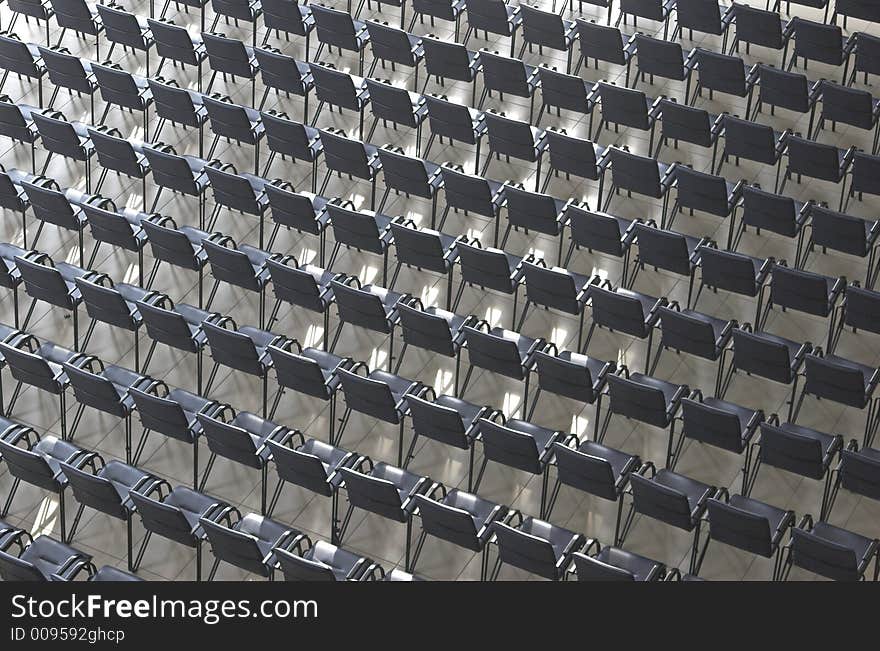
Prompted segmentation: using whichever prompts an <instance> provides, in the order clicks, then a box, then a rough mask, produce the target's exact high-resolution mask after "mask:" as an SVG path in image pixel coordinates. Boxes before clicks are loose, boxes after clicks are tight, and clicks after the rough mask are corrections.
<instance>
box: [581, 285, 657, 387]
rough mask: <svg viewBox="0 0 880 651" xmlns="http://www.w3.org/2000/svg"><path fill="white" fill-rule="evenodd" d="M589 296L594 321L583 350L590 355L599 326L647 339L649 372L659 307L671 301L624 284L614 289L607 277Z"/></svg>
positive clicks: (646, 360) (646, 361) (646, 367)
mask: <svg viewBox="0 0 880 651" xmlns="http://www.w3.org/2000/svg"><path fill="white" fill-rule="evenodd" d="M589 298H590V307H591V308H592V317H593V322H592V323H591V324H590V329H589V330H588V331H587V338H586V340H585V341H584V345H583V348H581V349H580V352H581V353H583V354H586V352H587V349H588V348H589V347H590V340H592V338H593V333H594V332H595V331H596V328H597V327H598V328H608V329H609V330H613V331H615V332H620V333H623V334H627V335H629V336H631V337H636V338H638V339H647V341H648V344H647V346H648V353H647V355H646V356H645V372H647V370H648V369H649V368H650V366H651V353H650V351H651V347H652V345H653V343H652V342H653V338H654V328H655V327H656V326H657V321H658V319H659V314H658V310H659V309H660V308H661V307H662V306H664V305H666V304H667V300H666V299H665V298H655V297H653V296H648V295H647V294H641V293H639V292H634V291H632V290H629V289H625V288H623V287H618V288H617V289H613V288H612V287H611V283H609V282H608V281H607V280H606V281H604V282H603V283H601V284H599V285H595V286H593V287H590V291H589Z"/></svg>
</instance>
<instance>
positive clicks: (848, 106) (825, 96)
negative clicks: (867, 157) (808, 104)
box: [811, 81, 880, 154]
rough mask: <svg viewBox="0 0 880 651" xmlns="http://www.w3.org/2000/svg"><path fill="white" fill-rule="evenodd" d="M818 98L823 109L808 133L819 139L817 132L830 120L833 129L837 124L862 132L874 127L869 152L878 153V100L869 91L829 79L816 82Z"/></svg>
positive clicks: (879, 136)
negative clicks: (848, 86) (816, 122)
mask: <svg viewBox="0 0 880 651" xmlns="http://www.w3.org/2000/svg"><path fill="white" fill-rule="evenodd" d="M818 98H819V101H821V102H822V112H821V113H820V114H819V123H818V124H817V125H816V130H815V131H813V135H812V136H811V137H812V138H813V139H814V140H817V139H818V138H819V132H820V131H822V129H824V128H825V123H826V122H831V129H832V131H833V130H835V129H836V127H837V124H838V123H840V124H846V125H849V126H853V127H856V128H858V129H864V130H865V131H871V130H872V129H873V131H874V143H873V145H872V148H871V154H876V153H877V150H878V147H880V100H877V99H874V96H873V95H871V93H869V92H868V91H865V90H857V89H854V88H847V87H846V86H841V85H839V84H835V83H834V82H830V81H823V82H822V83H821V84H820V85H819V89H818Z"/></svg>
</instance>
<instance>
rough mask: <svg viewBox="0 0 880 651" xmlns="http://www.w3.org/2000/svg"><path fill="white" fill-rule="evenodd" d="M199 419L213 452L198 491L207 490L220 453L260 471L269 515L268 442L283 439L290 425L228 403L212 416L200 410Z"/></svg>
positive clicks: (262, 496) (262, 499)
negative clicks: (240, 409)
mask: <svg viewBox="0 0 880 651" xmlns="http://www.w3.org/2000/svg"><path fill="white" fill-rule="evenodd" d="M196 419H197V420H198V421H199V424H200V425H201V426H202V427H201V434H202V435H203V436H204V437H205V440H206V441H207V443H208V449H209V450H210V451H211V456H210V457H209V458H208V464H207V466H206V467H205V470H204V473H203V474H202V481H201V484H200V485H199V490H201V491H203V490H205V486H206V485H207V483H208V477H209V476H210V474H211V470H213V468H214V461H215V460H216V459H217V457H218V456H221V457H223V458H225V459H229V460H230V461H234V462H236V463H240V464H242V465H245V466H247V467H249V468H254V469H256V470H259V471H260V474H261V481H260V514H262V515H266V513H267V509H266V507H267V503H268V498H267V492H268V477H269V459H270V457H271V454H272V451H271V450H270V449H269V447H268V445H267V443H266V442H267V441H269V440H274V441H280V440H283V438H284V437H285V436H286V434H287V431H288V430H287V428H286V427H283V426H281V425H276V424H275V423H273V422H272V421H269V420H266V419H264V418H260V417H259V416H257V415H256V414H252V413H250V412H247V411H241V412H238V413H236V411H235V409H233V408H232V407H229V406H228V405H224V406H222V407H220V408H219V409H217V410H214V411H213V412H212V413H211V414H210V415H209V414H205V413H197V414H196Z"/></svg>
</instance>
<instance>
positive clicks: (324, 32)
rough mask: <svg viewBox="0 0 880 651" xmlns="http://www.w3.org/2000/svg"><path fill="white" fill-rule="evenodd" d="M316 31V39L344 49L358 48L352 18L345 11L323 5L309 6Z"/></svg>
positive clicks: (355, 49)
mask: <svg viewBox="0 0 880 651" xmlns="http://www.w3.org/2000/svg"><path fill="white" fill-rule="evenodd" d="M311 10H312V16H314V18H315V27H317V31H318V40H319V41H320V42H321V43H326V44H327V45H334V46H336V47H339V48H343V49H345V50H354V51H355V52H356V51H357V50H358V42H357V38H356V32H355V24H354V19H353V18H352V17H351V15H350V14H349V13H348V12H346V11H340V10H339V9H331V8H330V7H325V6H323V5H315V6H313V7H311Z"/></svg>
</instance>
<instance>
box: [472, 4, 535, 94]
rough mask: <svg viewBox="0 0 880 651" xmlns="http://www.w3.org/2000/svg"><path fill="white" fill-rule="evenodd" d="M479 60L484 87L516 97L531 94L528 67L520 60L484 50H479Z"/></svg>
mask: <svg viewBox="0 0 880 651" xmlns="http://www.w3.org/2000/svg"><path fill="white" fill-rule="evenodd" d="M493 1H494V0H493ZM499 4H500V3H499ZM480 61H481V62H482V64H483V83H484V84H485V85H486V88H490V89H492V90H494V91H498V92H499V93H510V94H511V95H516V96H517V97H530V96H531V94H532V89H531V87H530V86H529V74H530V71H529V70H530V69H529V68H526V64H524V63H523V62H522V61H520V60H519V59H513V58H511V57H506V56H503V55H501V54H493V53H491V52H488V51H485V50H484V51H481V52H480Z"/></svg>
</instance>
